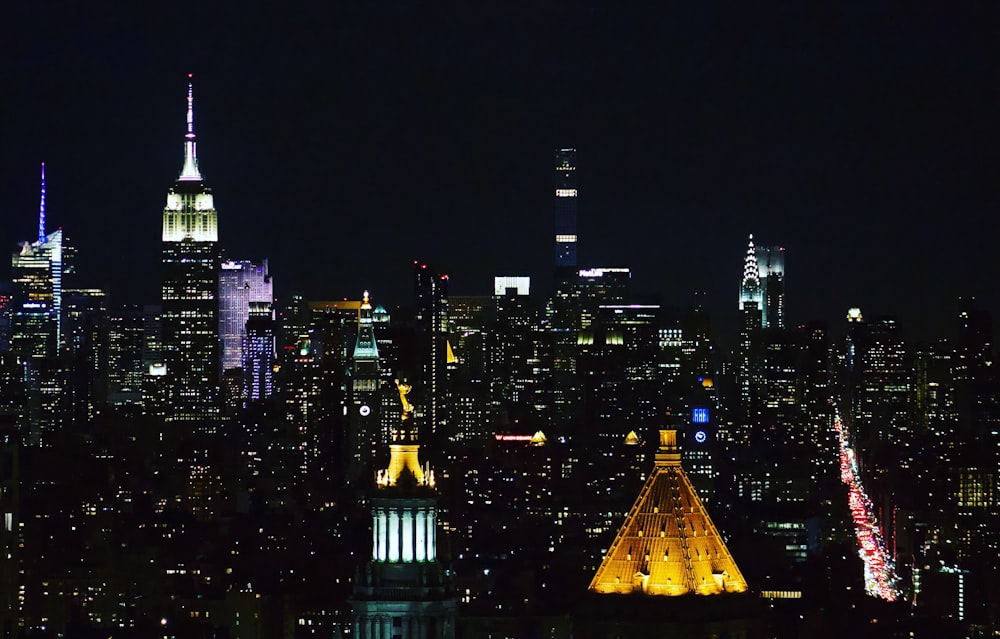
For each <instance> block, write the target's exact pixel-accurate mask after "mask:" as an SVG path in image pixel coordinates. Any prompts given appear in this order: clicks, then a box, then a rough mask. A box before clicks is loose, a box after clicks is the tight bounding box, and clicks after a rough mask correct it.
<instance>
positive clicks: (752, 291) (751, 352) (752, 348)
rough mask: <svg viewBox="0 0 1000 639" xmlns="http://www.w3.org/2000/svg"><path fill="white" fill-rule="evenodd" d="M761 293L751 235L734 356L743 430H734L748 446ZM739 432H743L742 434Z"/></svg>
mask: <svg viewBox="0 0 1000 639" xmlns="http://www.w3.org/2000/svg"><path fill="white" fill-rule="evenodd" d="M763 302H764V293H763V291H762V290H761V282H760V266H759V264H758V262H757V252H756V249H755V248H754V245H753V235H751V236H750V241H749V244H748V246H747V252H746V257H745V259H744V260H743V279H742V280H741V281H740V302H739V309H740V319H741V322H740V345H739V352H738V353H737V358H738V361H737V370H736V377H737V380H736V381H737V384H738V386H739V393H740V397H739V399H740V404H741V416H742V418H743V419H742V421H743V424H742V427H738V428H737V429H736V433H735V435H736V439H737V440H738V441H739V440H742V443H747V440H748V434H749V428H750V421H749V418H750V417H752V416H753V414H754V413H755V411H756V407H755V404H756V402H757V399H758V391H759V388H760V382H761V375H762V366H763V363H762V359H763V358H762V355H763V351H762V342H761V327H762V324H761V323H762V317H763V313H762V309H763ZM741 431H742V432H741Z"/></svg>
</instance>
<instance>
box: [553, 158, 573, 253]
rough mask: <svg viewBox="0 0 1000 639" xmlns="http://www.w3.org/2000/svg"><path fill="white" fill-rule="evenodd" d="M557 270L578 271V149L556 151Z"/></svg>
mask: <svg viewBox="0 0 1000 639" xmlns="http://www.w3.org/2000/svg"><path fill="white" fill-rule="evenodd" d="M556 268H557V269H568V270H574V269H576V149H557V150H556Z"/></svg>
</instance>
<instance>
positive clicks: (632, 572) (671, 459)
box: [590, 430, 747, 596]
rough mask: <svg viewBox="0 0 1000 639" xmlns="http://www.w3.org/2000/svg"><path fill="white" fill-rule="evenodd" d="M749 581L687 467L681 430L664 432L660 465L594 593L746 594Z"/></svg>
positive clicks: (620, 533) (595, 583) (631, 513)
mask: <svg viewBox="0 0 1000 639" xmlns="http://www.w3.org/2000/svg"><path fill="white" fill-rule="evenodd" d="M746 589H747V583H746V580H744V579H743V575H742V574H741V573H740V569H739V568H737V566H736V562H735V561H733V557H732V555H730V554H729V549H728V548H726V544H725V542H724V541H723V540H722V537H721V536H720V535H719V531H718V530H716V528H715V525H714V524H713V523H712V520H711V518H710V517H709V516H708V513H707V512H706V511H705V506H704V504H702V503H701V499H699V498H698V495H697V493H695V490H694V487H693V486H692V485H691V481H690V480H689V479H688V477H687V474H686V473H685V472H684V469H683V468H681V455H680V452H679V451H678V450H677V431H675V430H661V431H660V449H659V451H658V452H657V454H656V465H655V466H654V467H653V472H652V473H650V475H649V478H648V479H647V480H646V483H645V484H644V485H643V487H642V491H641V492H640V493H639V497H638V498H636V500H635V503H634V504H633V505H632V508H631V510H629V512H628V515H627V516H626V517H625V523H624V524H622V527H621V529H620V530H619V531H618V534H617V536H615V540H614V541H613V542H612V543H611V548H610V550H608V553H607V555H605V557H604V561H603V562H601V567H600V568H598V569H597V574H596V575H594V579H593V581H591V582H590V591H591V592H595V593H598V594H630V593H642V594H646V595H664V596H678V595H686V594H690V593H695V594H699V595H716V594H720V593H724V592H744V591H745V590H746Z"/></svg>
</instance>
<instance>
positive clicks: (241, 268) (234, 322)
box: [219, 260, 274, 372]
mask: <svg viewBox="0 0 1000 639" xmlns="http://www.w3.org/2000/svg"><path fill="white" fill-rule="evenodd" d="M272 301H274V284H273V282H272V280H271V272H270V270H269V269H268V267H267V260H262V261H261V262H260V264H256V263H254V262H251V261H249V260H239V261H233V260H229V261H226V262H223V263H222V265H221V266H220V270H219V337H220V338H221V339H222V357H221V362H222V366H221V369H220V372H225V371H227V370H231V369H233V368H240V367H242V366H243V343H244V340H245V338H246V326H247V320H248V319H249V318H250V305H251V304H253V303H254V302H263V303H266V304H267V305H268V306H270V305H271V302H272Z"/></svg>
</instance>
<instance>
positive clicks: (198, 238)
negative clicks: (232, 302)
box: [162, 75, 219, 428]
mask: <svg viewBox="0 0 1000 639" xmlns="http://www.w3.org/2000/svg"><path fill="white" fill-rule="evenodd" d="M190 77H191V76H190V75H188V78H190ZM218 242H219V230H218V218H217V215H216V212H215V203H214V201H213V199H212V191H211V189H209V188H208V187H207V186H205V182H204V180H203V179H202V177H201V172H200V171H199V170H198V156H197V154H196V150H195V137H194V94H193V90H192V86H191V83H190V82H189V83H188V95H187V133H186V135H185V141H184V166H183V168H182V169H181V174H180V176H179V177H178V178H177V181H176V182H175V183H174V186H173V187H171V189H170V190H169V191H167V205H166V207H165V208H164V209H163V286H162V293H163V319H162V322H163V359H164V362H165V364H166V367H167V377H168V383H167V386H168V388H169V401H168V409H167V419H168V420H171V421H182V422H198V423H200V424H201V425H202V427H203V428H207V423H208V422H210V421H211V420H213V419H214V418H215V417H216V416H217V415H218V413H219V408H218V387H219V302H218V293H219V247H218Z"/></svg>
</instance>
